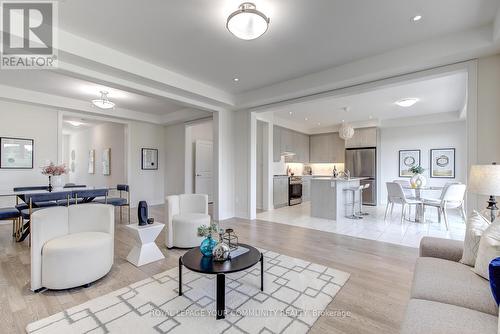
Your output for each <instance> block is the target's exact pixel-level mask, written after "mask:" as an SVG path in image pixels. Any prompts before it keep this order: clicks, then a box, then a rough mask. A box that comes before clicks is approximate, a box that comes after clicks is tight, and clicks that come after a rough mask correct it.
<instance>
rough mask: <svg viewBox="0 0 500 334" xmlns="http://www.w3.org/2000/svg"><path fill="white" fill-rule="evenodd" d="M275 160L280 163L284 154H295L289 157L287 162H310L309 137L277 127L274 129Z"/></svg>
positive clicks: (286, 159)
mask: <svg viewBox="0 0 500 334" xmlns="http://www.w3.org/2000/svg"><path fill="white" fill-rule="evenodd" d="M273 132H274V134H273V160H274V161H275V162H278V161H280V158H281V154H282V153H284V152H289V153H295V154H294V155H290V156H287V157H286V158H285V161H286V162H302V163H308V162H309V136H308V135H306V134H303V133H300V132H297V131H294V130H290V129H287V128H283V127H280V126H277V125H275V126H274V127H273Z"/></svg>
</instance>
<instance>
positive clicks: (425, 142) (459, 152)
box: [377, 121, 467, 204]
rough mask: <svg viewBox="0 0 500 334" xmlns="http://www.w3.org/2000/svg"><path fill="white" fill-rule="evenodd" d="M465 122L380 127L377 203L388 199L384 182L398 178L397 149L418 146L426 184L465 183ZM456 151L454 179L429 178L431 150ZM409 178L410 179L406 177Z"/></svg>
mask: <svg viewBox="0 0 500 334" xmlns="http://www.w3.org/2000/svg"><path fill="white" fill-rule="evenodd" d="M465 130H466V124H465V121H461V122H453V123H440V124H427V125H419V126H406V127H393V128H381V129H379V132H380V144H379V146H378V147H377V150H378V151H379V152H378V157H380V158H379V161H378V166H377V167H378V169H379V173H378V175H380V177H379V180H378V186H379V187H378V198H379V202H380V203H383V204H385V203H386V202H387V187H386V186H385V183H386V182H391V181H393V180H395V179H401V178H400V177H399V167H398V166H399V165H398V164H399V150H409V149H419V150H420V151H421V152H420V160H421V166H422V167H424V168H425V169H426V171H425V173H424V175H426V176H427V184H428V185H434V186H442V185H444V184H445V183H447V182H463V183H465V182H466V174H467V163H466V156H467V141H466V137H465ZM451 147H454V148H455V149H456V152H455V162H456V164H455V166H456V172H455V178H454V179H437V178H431V177H429V172H430V171H429V168H430V167H429V166H430V164H429V160H430V149H434V148H451ZM408 180H409V179H408ZM425 195H426V196H429V197H437V196H439V192H432V193H431V192H429V194H427V193H426V194H425Z"/></svg>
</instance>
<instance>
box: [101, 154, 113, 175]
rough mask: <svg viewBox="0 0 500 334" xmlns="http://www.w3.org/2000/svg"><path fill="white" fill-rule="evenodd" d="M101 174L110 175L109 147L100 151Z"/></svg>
mask: <svg viewBox="0 0 500 334" xmlns="http://www.w3.org/2000/svg"><path fill="white" fill-rule="evenodd" d="M102 175H111V149H110V148H105V149H104V150H103V151H102Z"/></svg>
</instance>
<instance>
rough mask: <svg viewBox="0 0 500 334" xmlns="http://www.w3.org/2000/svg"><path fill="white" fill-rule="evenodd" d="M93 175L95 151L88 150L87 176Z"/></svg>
mask: <svg viewBox="0 0 500 334" xmlns="http://www.w3.org/2000/svg"><path fill="white" fill-rule="evenodd" d="M94 173H95V150H89V174H94Z"/></svg>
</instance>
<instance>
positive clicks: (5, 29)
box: [0, 1, 57, 69]
mask: <svg viewBox="0 0 500 334" xmlns="http://www.w3.org/2000/svg"><path fill="white" fill-rule="evenodd" d="M1 9H2V10H1V20H2V24H1V26H2V43H1V63H0V67H1V68H2V69H43V68H55V67H57V54H56V52H57V36H56V28H57V3H56V2H53V1H2V2H1Z"/></svg>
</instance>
